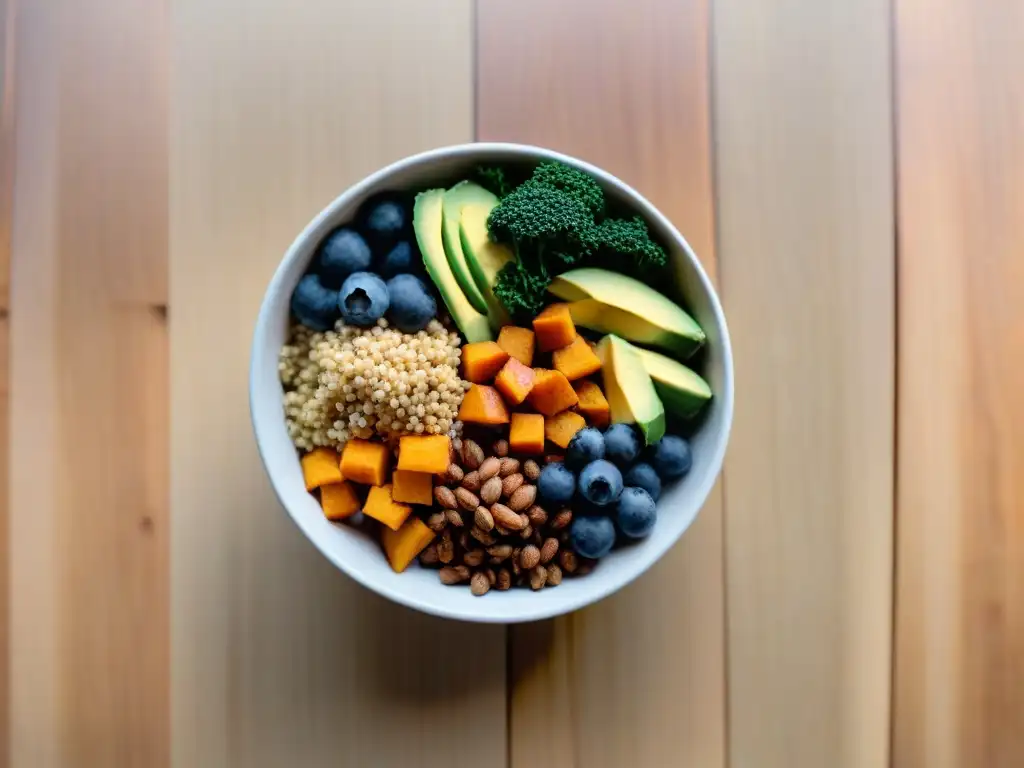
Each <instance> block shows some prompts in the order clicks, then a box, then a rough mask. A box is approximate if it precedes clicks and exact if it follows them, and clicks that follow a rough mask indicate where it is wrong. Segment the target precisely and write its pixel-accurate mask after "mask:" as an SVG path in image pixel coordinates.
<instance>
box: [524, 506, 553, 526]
mask: <svg viewBox="0 0 1024 768" xmlns="http://www.w3.org/2000/svg"><path fill="white" fill-rule="evenodd" d="M526 516H527V517H528V518H530V523H531V524H532V525H533V527H534V528H540V527H541V526H542V525H544V524H545V523H546V522H547V521H548V513H547V512H545V511H544V508H543V507H538V506H537V505H536V504H534V505H533V506H532V507H530V508H529V509H528V510H526Z"/></svg>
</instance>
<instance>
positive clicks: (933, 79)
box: [893, 0, 1024, 768]
mask: <svg viewBox="0 0 1024 768" xmlns="http://www.w3.org/2000/svg"><path fill="white" fill-rule="evenodd" d="M896 8H897V16H896V19H897V40H898V46H897V51H898V59H897V64H898V69H897V73H898V90H899V132H898V142H899V145H898V146H899V166H898V171H899V232H900V239H899V249H900V283H899V286H900V291H899V301H900V313H899V317H900V323H899V403H900V409H899V424H898V426H899V432H898V434H899V457H898V459H899V461H898V467H899V476H898V483H897V485H898V488H899V496H898V499H897V502H898V513H899V517H898V520H899V529H898V530H899V538H898V554H897V562H898V564H899V571H898V577H899V578H898V582H897V597H896V605H897V609H898V612H897V617H896V631H897V634H896V699H895V739H894V759H893V764H894V765H896V766H899V768H960V766H985V767H986V768H1015V767H1016V766H1020V765H1024V733H1022V729H1024V505H1022V503H1021V494H1022V492H1024V399H1022V397H1021V394H1022V393H1024V81H1022V80H1021V72H1024V48H1022V47H1021V40H1022V39H1024V6H1022V5H1021V4H1020V3H1012V2H1009V3H996V2H980V3H978V2H970V1H969V0H941V2H924V1H923V0H898V1H897V3H896Z"/></svg>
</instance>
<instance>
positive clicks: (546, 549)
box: [540, 538, 558, 565]
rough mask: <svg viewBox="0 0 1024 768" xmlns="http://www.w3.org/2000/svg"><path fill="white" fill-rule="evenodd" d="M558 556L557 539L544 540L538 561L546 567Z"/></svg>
mask: <svg viewBox="0 0 1024 768" xmlns="http://www.w3.org/2000/svg"><path fill="white" fill-rule="evenodd" d="M557 554H558V539H555V538H548V539H545V540H544V543H543V544H542V545H541V548H540V561H541V562H542V563H543V564H544V565H547V564H548V563H550V562H551V561H552V560H553V559H554V557H555V555H557Z"/></svg>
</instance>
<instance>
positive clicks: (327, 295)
mask: <svg viewBox="0 0 1024 768" xmlns="http://www.w3.org/2000/svg"><path fill="white" fill-rule="evenodd" d="M292 314H294V315H295V317H297V318H298V319H299V322H300V323H302V324H303V325H305V326H306V327H307V328H312V329H313V330H314V331H327V330H330V329H331V328H333V327H334V321H335V320H337V319H338V292H337V291H332V290H331V289H330V288H327V287H325V286H324V284H323V283H322V282H321V281H320V276H319V275H306V276H305V277H303V278H302V279H301V280H299V284H298V285H297V286H295V291H294V292H293V293H292Z"/></svg>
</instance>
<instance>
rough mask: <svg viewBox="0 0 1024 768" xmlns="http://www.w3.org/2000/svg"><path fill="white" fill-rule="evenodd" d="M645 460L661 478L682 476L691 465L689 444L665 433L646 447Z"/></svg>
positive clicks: (671, 478) (691, 457) (669, 478)
mask: <svg viewBox="0 0 1024 768" xmlns="http://www.w3.org/2000/svg"><path fill="white" fill-rule="evenodd" d="M647 460H648V461H649V462H651V465H652V466H653V467H654V470H655V471H656V472H657V473H658V476H659V477H660V478H661V479H662V480H674V479H675V478H677V477H682V476H683V475H685V474H686V473H687V472H689V471H690V467H692V466H693V453H692V452H691V451H690V444H689V443H688V442H686V441H685V440H684V439H683V438H681V437H677V436H676V435H665V437H663V438H661V440H659V441H658V442H656V443H655V444H654V445H651V446H649V447H648V448H647Z"/></svg>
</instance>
